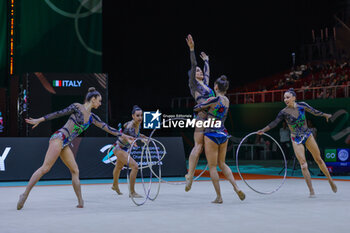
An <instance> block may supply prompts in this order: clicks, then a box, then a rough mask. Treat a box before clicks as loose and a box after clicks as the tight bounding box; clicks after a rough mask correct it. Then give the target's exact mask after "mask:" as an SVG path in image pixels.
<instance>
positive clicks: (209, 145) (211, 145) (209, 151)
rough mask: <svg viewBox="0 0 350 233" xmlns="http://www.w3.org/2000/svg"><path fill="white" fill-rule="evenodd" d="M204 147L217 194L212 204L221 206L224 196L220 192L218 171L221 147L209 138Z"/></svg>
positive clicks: (205, 140)
mask: <svg viewBox="0 0 350 233" xmlns="http://www.w3.org/2000/svg"><path fill="white" fill-rule="evenodd" d="M204 145H205V156H206V157H207V161H208V166H209V173H210V178H211V181H212V182H213V185H214V189H215V192H216V198H215V200H214V201H212V203H216V204H221V203H222V202H223V201H222V196H221V191H220V184H219V174H218V170H217V169H216V167H217V165H218V163H217V162H218V149H219V146H218V145H217V144H216V143H215V142H213V141H212V140H211V139H209V138H208V137H207V136H205V137H204Z"/></svg>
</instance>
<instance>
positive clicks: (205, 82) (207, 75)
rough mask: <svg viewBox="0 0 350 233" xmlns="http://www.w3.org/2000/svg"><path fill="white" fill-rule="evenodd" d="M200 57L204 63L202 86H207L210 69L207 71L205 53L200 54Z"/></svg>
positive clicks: (207, 57) (206, 56)
mask: <svg viewBox="0 0 350 233" xmlns="http://www.w3.org/2000/svg"><path fill="white" fill-rule="evenodd" d="M200 57H201V58H202V59H203V61H204V68H203V71H204V79H203V81H204V84H206V85H209V78H210V69H209V56H208V55H207V54H206V53H205V52H201V55H200Z"/></svg>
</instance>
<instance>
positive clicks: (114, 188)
mask: <svg viewBox="0 0 350 233" xmlns="http://www.w3.org/2000/svg"><path fill="white" fill-rule="evenodd" d="M111 189H113V190H114V191H116V192H117V193H118V195H123V193H122V192H120V190H119V187H118V186H117V187H115V186H112V187H111Z"/></svg>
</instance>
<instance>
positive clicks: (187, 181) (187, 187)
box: [185, 174, 193, 192]
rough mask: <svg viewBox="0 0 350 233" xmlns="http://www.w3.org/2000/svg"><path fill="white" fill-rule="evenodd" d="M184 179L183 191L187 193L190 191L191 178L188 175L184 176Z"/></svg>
mask: <svg viewBox="0 0 350 233" xmlns="http://www.w3.org/2000/svg"><path fill="white" fill-rule="evenodd" d="M185 178H186V186H185V191H186V192H188V191H190V190H191V187H192V181H193V177H190V176H189V175H188V174H186V175H185Z"/></svg>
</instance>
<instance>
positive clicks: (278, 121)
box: [258, 111, 284, 135]
mask: <svg viewBox="0 0 350 233" xmlns="http://www.w3.org/2000/svg"><path fill="white" fill-rule="evenodd" d="M283 120H284V114H283V112H282V111H280V112H279V113H278V115H277V117H276V119H275V120H274V121H272V122H271V123H270V124H268V125H267V126H266V127H265V128H263V129H260V130H258V134H259V135H261V134H263V133H265V132H267V131H269V130H270V129H273V128H275V127H276V126H277V125H278V124H279V123H280V122H281V121H283Z"/></svg>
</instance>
